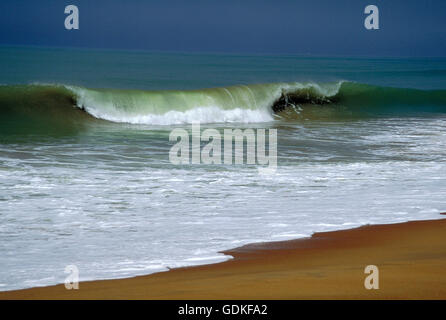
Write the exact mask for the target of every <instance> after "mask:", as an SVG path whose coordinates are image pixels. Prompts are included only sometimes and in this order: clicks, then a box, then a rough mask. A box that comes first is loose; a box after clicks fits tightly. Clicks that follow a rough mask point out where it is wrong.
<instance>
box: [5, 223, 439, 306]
mask: <svg viewBox="0 0 446 320" xmlns="http://www.w3.org/2000/svg"><path fill="white" fill-rule="evenodd" d="M445 243H446V219H441V220H429V221H414V222H407V223H398V224H389V225H371V226H363V227H360V228H356V229H350V230H342V231H334V232H324V233H315V234H314V235H313V236H312V237H311V238H308V239H301V240H293V241H284V242H273V243H261V244H252V245H247V246H244V247H240V248H237V249H234V250H230V251H227V252H225V253H226V254H229V255H231V256H233V257H234V259H231V260H229V261H226V262H223V263H218V264H212V265H204V266H197V267H188V268H178V269H172V270H170V271H168V272H162V273H157V274H152V275H148V276H141V277H134V278H129V279H118V280H103V281H91V282H81V283H80V284H79V290H66V289H65V287H64V285H56V286H49V287H40V288H31V289H25V290H17V291H8V292H0V299H445V298H446V273H445V270H446V245H445ZM367 265H376V266H377V267H378V268H379V289H378V290H373V289H372V290H366V289H365V287H364V280H365V278H366V276H367V274H365V273H364V268H365V267H366V266H367Z"/></svg>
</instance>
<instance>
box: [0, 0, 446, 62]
mask: <svg viewBox="0 0 446 320" xmlns="http://www.w3.org/2000/svg"><path fill="white" fill-rule="evenodd" d="M69 4H74V5H77V6H78V8H79V13H80V29H79V30H71V31H68V30H66V29H65V27H64V20H65V17H66V14H65V13H64V8H65V6H66V5H69ZM368 4H374V5H376V6H378V8H379V11H380V29H379V30H366V29H365V28H364V19H365V17H366V14H364V8H365V7H366V5H368ZM0 44H2V45H5V44H9V45H41V46H64V47H65V46H72V47H89V48H118V49H143V50H157V51H181V52H230V53H273V54H277V53H278V54H299V55H301V54H305V55H306V54H310V55H369V56H442V57H445V56H446V1H444V0H367V1H363V0H351V1H347V0H336V1H334V0H283V1H282V0H240V1H235V0H220V1H214V0H183V1H177V0H160V1H150V0H149V1H148V0H145V1H143V0H126V1H116V0H80V1H75V0H66V1H65V0H39V1H35V0H34V1H32V0H2V1H1V2H0Z"/></svg>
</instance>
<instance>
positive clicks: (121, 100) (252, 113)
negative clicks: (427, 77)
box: [0, 81, 446, 132]
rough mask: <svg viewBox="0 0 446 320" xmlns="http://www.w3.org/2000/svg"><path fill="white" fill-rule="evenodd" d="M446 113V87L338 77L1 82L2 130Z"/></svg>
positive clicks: (0, 111)
mask: <svg viewBox="0 0 446 320" xmlns="http://www.w3.org/2000/svg"><path fill="white" fill-rule="evenodd" d="M445 112H446V90H419V89H410V88H395V87H379V86H372V85H367V84H361V83H354V82H347V81H339V82H333V83H313V82H308V83H299V82H293V83H270V84H252V85H235V86H228V87H220V88H208V89H199V90H158V91H149V90H148V91H144V90H119V89H93V88H85V87H80V86H71V85H63V84H31V85H13V86H11V85H3V86H0V114H1V120H0V122H1V123H2V126H1V127H2V129H1V130H2V132H4V131H5V130H6V131H8V130H9V131H11V130H12V131H20V130H25V131H34V130H37V131H38V130H41V131H42V130H43V131H45V130H46V131H48V130H49V131H51V130H53V129H54V130H62V131H67V130H68V131H69V130H76V128H80V127H83V126H85V125H87V124H91V123H93V124H95V123H98V122H114V123H128V124H143V125H161V126H163V125H181V124H190V123H193V122H200V123H262V122H272V121H301V120H342V119H350V118H364V117H376V116H386V115H387V116H408V115H414V114H418V115H420V114H424V115H426V114H434V113H445Z"/></svg>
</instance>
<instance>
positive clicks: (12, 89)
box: [0, 47, 446, 291]
mask: <svg viewBox="0 0 446 320" xmlns="http://www.w3.org/2000/svg"><path fill="white" fill-rule="evenodd" d="M192 123H200V126H201V129H202V130H205V129H215V130H217V131H219V132H223V130H224V129H241V130H245V129H256V130H257V129H267V130H270V129H276V130H277V170H276V171H275V172H274V173H273V174H261V173H260V172H259V170H258V167H259V166H258V165H253V164H243V163H242V164H226V163H225V164H173V163H172V162H171V161H170V160H169V151H170V150H171V148H172V146H173V145H174V142H172V141H170V140H169V135H170V133H171V132H172V130H174V129H178V128H179V129H184V130H186V131H188V132H190V131H191V124H192ZM445 195H446V59H441V58H410V59H409V58H407V59H406V58H365V57H364V58H354V57H307V56H272V55H234V54H232V55H228V54H186V53H184V54H180V53H159V52H144V51H118V50H115V51H113V50H96V49H68V48H65V49H62V48H38V47H35V48H33V47H0V291H3V290H12V289H19V288H27V287H34V286H44V285H51V284H56V283H63V282H64V279H65V278H66V277H67V274H66V273H65V272H64V271H65V268H66V266H67V265H75V266H77V268H78V270H79V277H80V280H81V281H85V280H93V279H112V278H122V277H131V276H136V275H143V274H149V273H153V272H160V271H166V270H168V269H169V268H173V267H179V266H190V265H197V264H207V263H213V262H219V261H224V260H227V259H230V258H231V257H229V256H225V255H223V254H222V253H220V252H221V251H222V250H226V249H231V248H234V247H238V246H242V245H244V244H248V243H253V242H262V241H279V240H287V239H295V238H302V237H309V236H311V234H312V233H314V232H321V231H329V230H338V229H347V228H354V227H359V226H361V225H366V224H382V223H396V222H403V221H408V220H422V219H437V218H440V216H439V213H440V212H442V211H446V196H445Z"/></svg>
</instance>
